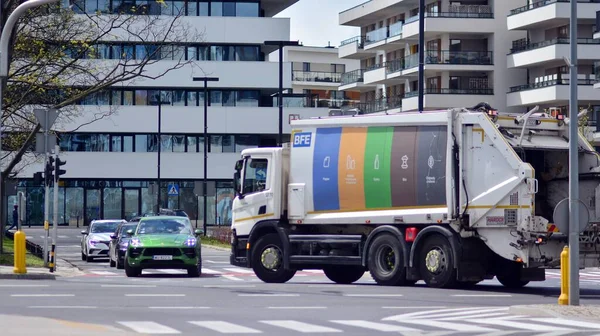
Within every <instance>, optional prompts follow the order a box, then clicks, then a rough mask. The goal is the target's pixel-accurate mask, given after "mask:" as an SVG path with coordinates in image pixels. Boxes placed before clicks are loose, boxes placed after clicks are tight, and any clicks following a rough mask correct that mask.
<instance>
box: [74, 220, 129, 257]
mask: <svg viewBox="0 0 600 336" xmlns="http://www.w3.org/2000/svg"><path fill="white" fill-rule="evenodd" d="M121 223H127V221H126V220H124V219H101V220H93V221H92V222H91V223H90V226H88V229H87V230H83V231H81V234H82V235H83V237H81V260H85V261H92V260H93V259H94V258H108V244H110V235H111V234H113V233H114V232H115V230H116V229H117V226H119V224H121Z"/></svg>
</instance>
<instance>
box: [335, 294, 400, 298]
mask: <svg viewBox="0 0 600 336" xmlns="http://www.w3.org/2000/svg"><path fill="white" fill-rule="evenodd" d="M344 296H356V297H399V296H404V295H402V294H344Z"/></svg>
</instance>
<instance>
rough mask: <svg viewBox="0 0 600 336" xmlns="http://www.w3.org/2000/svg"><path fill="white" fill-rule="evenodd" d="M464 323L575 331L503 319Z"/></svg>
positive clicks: (469, 320)
mask: <svg viewBox="0 0 600 336" xmlns="http://www.w3.org/2000/svg"><path fill="white" fill-rule="evenodd" d="M463 322H467V323H468V322H471V323H480V324H493V325H497V326H502V327H504V328H513V329H514V328H517V329H525V330H531V331H557V330H563V331H571V330H572V331H575V330H574V329H569V328H560V327H557V326H549V325H543V324H535V323H524V322H517V321H515V320H503V319H467V320H463Z"/></svg>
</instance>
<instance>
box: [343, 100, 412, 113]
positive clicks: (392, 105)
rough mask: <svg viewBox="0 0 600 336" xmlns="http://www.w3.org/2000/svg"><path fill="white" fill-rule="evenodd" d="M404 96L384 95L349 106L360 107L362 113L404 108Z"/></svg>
mask: <svg viewBox="0 0 600 336" xmlns="http://www.w3.org/2000/svg"><path fill="white" fill-rule="evenodd" d="M403 97H404V95H397V96H392V97H384V98H379V99H374V100H370V101H366V102H361V103H356V104H353V105H351V106H348V107H349V108H356V109H358V110H359V111H360V114H370V113H377V112H382V111H387V110H392V109H398V108H402V98H403Z"/></svg>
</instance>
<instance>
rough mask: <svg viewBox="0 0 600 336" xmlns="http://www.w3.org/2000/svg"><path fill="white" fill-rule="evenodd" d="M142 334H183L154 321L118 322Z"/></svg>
mask: <svg viewBox="0 0 600 336" xmlns="http://www.w3.org/2000/svg"><path fill="white" fill-rule="evenodd" d="M117 323H119V324H122V325H124V326H126V327H128V328H130V329H132V330H133V331H136V332H138V333H141V334H181V332H179V331H178V330H175V329H173V328H171V327H167V326H165V325H162V324H158V323H156V322H152V321H122V322H117Z"/></svg>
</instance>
